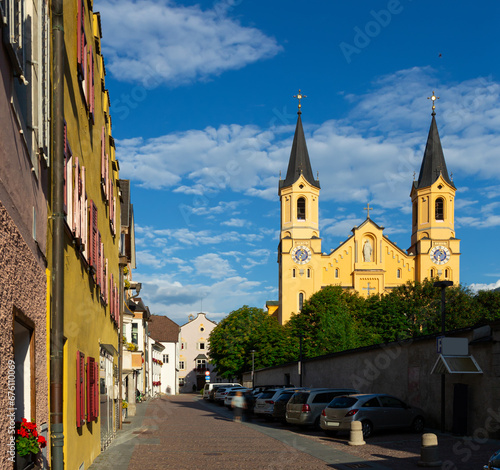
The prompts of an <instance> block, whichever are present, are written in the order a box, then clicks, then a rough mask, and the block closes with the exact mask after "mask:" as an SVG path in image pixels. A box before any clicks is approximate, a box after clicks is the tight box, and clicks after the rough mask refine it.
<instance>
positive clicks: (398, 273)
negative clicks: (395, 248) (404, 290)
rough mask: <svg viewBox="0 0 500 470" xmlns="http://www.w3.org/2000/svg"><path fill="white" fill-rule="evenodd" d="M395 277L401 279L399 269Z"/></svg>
mask: <svg viewBox="0 0 500 470" xmlns="http://www.w3.org/2000/svg"><path fill="white" fill-rule="evenodd" d="M396 276H397V278H398V279H401V269H398V270H397V272H396Z"/></svg>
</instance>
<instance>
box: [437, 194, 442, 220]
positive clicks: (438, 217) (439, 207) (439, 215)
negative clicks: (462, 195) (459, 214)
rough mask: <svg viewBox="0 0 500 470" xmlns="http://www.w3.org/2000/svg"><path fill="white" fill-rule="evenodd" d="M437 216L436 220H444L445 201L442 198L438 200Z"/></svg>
mask: <svg viewBox="0 0 500 470" xmlns="http://www.w3.org/2000/svg"><path fill="white" fill-rule="evenodd" d="M435 214H436V220H444V200H443V198H442V197H438V198H437V199H436V204H435Z"/></svg>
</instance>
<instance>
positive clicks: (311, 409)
mask: <svg viewBox="0 0 500 470" xmlns="http://www.w3.org/2000/svg"><path fill="white" fill-rule="evenodd" d="M352 393H359V390H354V389H350V388H310V389H305V390H298V391H296V392H295V393H294V394H293V396H292V398H290V400H289V401H288V403H287V404H286V415H285V418H286V422H287V423H289V424H298V425H300V426H315V427H319V417H320V414H321V411H322V410H323V408H324V407H325V406H326V405H327V404H328V403H330V402H331V401H332V400H333V398H334V397H337V396H339V395H350V394H352Z"/></svg>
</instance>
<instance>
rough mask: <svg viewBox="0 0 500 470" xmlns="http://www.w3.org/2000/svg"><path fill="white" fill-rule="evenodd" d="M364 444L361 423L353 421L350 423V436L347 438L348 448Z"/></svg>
mask: <svg viewBox="0 0 500 470" xmlns="http://www.w3.org/2000/svg"><path fill="white" fill-rule="evenodd" d="M365 444H366V442H365V441H364V440H363V425H362V424H361V421H353V422H352V423H351V436H350V438H349V445H350V446H362V445H365Z"/></svg>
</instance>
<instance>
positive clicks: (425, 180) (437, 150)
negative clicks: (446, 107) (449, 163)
mask: <svg viewBox="0 0 500 470" xmlns="http://www.w3.org/2000/svg"><path fill="white" fill-rule="evenodd" d="M435 116H436V115H435V113H434V112H433V113H432V122H431V127H430V129H429V136H428V137H427V145H426V146H425V152H424V158H423V160H422V166H421V167H420V174H419V175H418V181H416V182H414V183H413V184H414V186H415V188H416V189H420V188H426V187H427V186H431V185H432V184H433V183H434V182H435V181H436V180H437V179H438V178H439V175H442V176H443V178H444V180H445V181H446V182H447V183H448V184H450V185H451V186H453V187H455V185H454V184H453V181H451V179H450V177H449V176H448V170H447V168H446V162H445V160H444V154H443V148H442V147H441V140H440V138H439V132H438V128H437V124H436V117H435Z"/></svg>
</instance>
